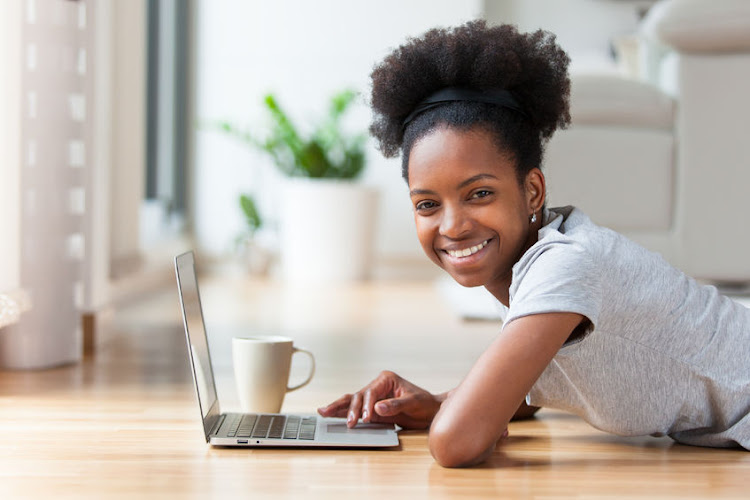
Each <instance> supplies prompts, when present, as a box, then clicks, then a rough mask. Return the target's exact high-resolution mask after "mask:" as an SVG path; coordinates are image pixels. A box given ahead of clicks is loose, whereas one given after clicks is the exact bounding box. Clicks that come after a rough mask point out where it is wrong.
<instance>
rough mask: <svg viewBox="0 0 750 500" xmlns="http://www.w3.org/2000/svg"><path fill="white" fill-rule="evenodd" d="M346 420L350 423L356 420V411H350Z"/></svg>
mask: <svg viewBox="0 0 750 500" xmlns="http://www.w3.org/2000/svg"><path fill="white" fill-rule="evenodd" d="M346 421H347V423H350V424H351V423H352V422H354V412H353V411H350V412H349V416H347V417H346Z"/></svg>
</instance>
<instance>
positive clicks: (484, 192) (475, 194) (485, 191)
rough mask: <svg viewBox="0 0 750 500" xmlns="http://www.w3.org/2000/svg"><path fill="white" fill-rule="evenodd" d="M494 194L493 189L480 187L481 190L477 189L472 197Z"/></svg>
mask: <svg viewBox="0 0 750 500" xmlns="http://www.w3.org/2000/svg"><path fill="white" fill-rule="evenodd" d="M491 194H492V191H490V190H488V189H480V190H479V191H475V192H473V193H472V194H471V197H472V198H484V197H486V196H489V195H491Z"/></svg>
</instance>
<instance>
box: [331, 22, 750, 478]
mask: <svg viewBox="0 0 750 500" xmlns="http://www.w3.org/2000/svg"><path fill="white" fill-rule="evenodd" d="M568 62H569V59H568V57H567V55H566V54H565V53H564V52H563V51H562V50H561V49H560V48H559V47H558V46H557V45H556V43H555V39H554V36H553V35H551V34H549V33H545V32H542V31H538V32H536V33H532V34H521V33H518V31H517V30H516V29H515V28H514V27H512V26H498V27H488V26H487V25H486V24H485V23H483V22H480V21H476V22H471V23H468V24H466V25H463V26H460V27H458V28H455V29H436V30H431V31H429V32H427V33H426V34H425V35H424V36H422V37H421V38H418V39H413V40H411V41H409V42H408V43H407V44H405V45H403V46H401V47H400V48H398V49H397V50H396V51H395V52H393V53H392V54H391V55H390V56H388V57H387V58H386V59H385V60H384V61H383V63H382V64H380V65H379V66H377V67H376V68H375V70H374V72H373V74H372V78H373V91H372V106H373V108H374V110H375V112H376V119H375V122H374V123H373V125H372V127H371V132H372V133H373V135H374V136H375V137H376V138H377V139H378V141H379V143H380V148H381V150H382V152H383V153H384V154H385V155H386V156H396V155H398V154H399V153H401V155H402V159H403V176H404V178H405V179H406V181H407V183H408V185H409V190H410V195H411V200H412V203H413V206H414V219H415V223H416V227H417V234H418V237H419V241H420V243H421V245H422V248H423V249H424V252H425V253H426V254H427V256H428V257H429V258H430V259H431V260H432V261H433V262H434V263H435V264H437V265H438V266H440V267H441V268H443V269H444V270H445V271H446V272H448V273H449V274H450V275H451V276H452V277H453V278H454V279H455V280H456V281H457V282H459V283H460V284H462V285H464V286H480V285H481V286H484V287H486V288H487V290H489V291H490V292H491V293H492V294H493V295H494V296H495V297H497V299H498V300H499V301H500V302H502V303H503V304H505V305H506V306H508V307H509V311H508V315H507V317H506V319H505V322H504V324H503V328H502V331H501V333H500V334H499V336H498V337H497V338H496V340H495V341H494V342H493V343H492V344H491V345H490V346H489V347H488V349H487V350H486V351H485V352H484V354H483V355H482V356H481V357H480V358H479V359H478V361H477V362H476V364H475V365H474V366H473V368H472V369H471V371H470V372H469V374H468V375H467V376H466V378H465V379H464V380H463V381H462V382H461V383H460V385H458V387H456V388H455V389H453V390H452V391H450V392H448V393H445V394H440V395H433V394H430V393H428V392H427V391H424V390H423V389H420V388H419V387H417V386H415V385H413V384H411V383H409V382H407V381H406V380H404V379H402V378H400V377H399V376H398V375H396V374H394V373H391V372H383V373H381V374H380V375H379V376H378V377H377V378H376V379H375V380H374V381H373V382H372V383H370V384H369V385H368V386H366V387H364V388H363V389H362V390H360V391H358V392H356V393H355V394H352V395H349V394H347V395H345V396H343V397H341V398H339V399H338V400H337V401H335V402H333V403H331V404H330V405H328V406H327V407H325V408H321V409H320V410H319V412H320V413H321V415H324V416H339V417H347V419H348V423H349V425H350V426H354V425H356V423H357V421H358V420H359V419H360V418H361V419H362V420H363V421H365V422H370V421H372V422H395V423H396V424H398V425H400V426H402V427H404V428H423V429H424V428H429V429H430V431H429V432H430V434H429V444H430V451H431V452H432V454H433V456H434V457H435V459H436V460H437V461H438V462H439V463H440V464H442V465H444V466H467V465H473V464H477V463H480V462H482V461H483V460H485V459H486V458H487V457H488V456H489V455H490V454H491V453H492V451H493V449H494V448H495V445H496V443H497V442H498V440H499V439H500V438H501V437H503V435H504V434H505V432H506V429H507V425H508V422H509V421H510V420H511V419H512V418H513V417H514V416H527V415H530V414H532V413H533V412H534V410H535V408H536V407H540V406H549V407H554V408H560V409H563V410H568V411H571V412H573V413H576V414H578V415H580V416H581V417H583V418H584V419H586V420H587V421H588V422H590V423H591V424H592V425H594V426H595V427H597V428H600V429H603V430H606V431H609V432H612V433H616V434H620V435H647V434H654V435H663V434H667V435H669V436H671V437H672V438H673V439H675V440H676V441H678V442H681V443H686V444H693V445H700V446H715V447H729V446H738V445H739V446H742V447H744V448H746V449H748V448H750V309H747V308H745V307H743V306H742V305H740V304H738V303H736V302H734V301H732V300H730V299H728V298H726V297H723V296H721V295H719V294H718V293H717V291H716V289H715V288H714V287H710V286H705V285H701V284H698V283H697V282H696V281H694V280H692V279H690V278H689V277H687V276H685V275H684V274H683V273H681V272H680V271H678V270H676V269H674V268H673V267H671V266H670V265H669V264H668V263H667V262H666V261H664V260H663V259H662V258H661V257H660V256H659V255H657V254H655V253H652V252H649V251H647V250H645V249H643V248H642V247H640V246H638V245H636V244H635V243H633V242H631V241H629V240H627V239H626V238H624V237H623V236H621V235H619V234H617V233H615V232H613V231H610V230H608V229H605V228H602V227H599V226H596V225H594V224H593V223H592V222H591V221H590V220H589V219H588V218H587V217H586V215H584V214H583V213H581V211H580V210H578V209H576V208H573V207H565V208H551V209H547V208H546V207H545V194H546V185H545V178H544V175H543V174H542V172H541V170H540V166H541V164H542V152H543V146H544V144H545V142H546V141H547V139H549V137H550V136H551V135H552V133H553V132H554V131H555V129H556V128H558V127H564V126H566V125H567V124H568V123H569V121H570V116H569V113H568V95H569V86H570V83H569V80H568V76H567V65H568ZM524 401H525V402H526V403H528V406H527V405H526V404H525V403H524ZM466 429H471V432H466Z"/></svg>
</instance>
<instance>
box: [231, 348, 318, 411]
mask: <svg viewBox="0 0 750 500" xmlns="http://www.w3.org/2000/svg"><path fill="white" fill-rule="evenodd" d="M293 344H294V341H293V340H292V339H290V338H288V337H279V336H268V337H265V336H264V337H234V338H233V339H232V362H233V364H234V379H235V383H236V384H237V394H238V396H239V399H240V406H241V407H242V411H244V412H263V413H278V412H279V411H280V410H281V405H282V403H283V402H284V396H285V395H286V393H287V392H290V391H295V390H297V389H300V388H301V387H304V386H306V385H307V384H308V383H310V380H312V377H313V374H314V373H315V357H314V356H313V355H312V353H311V352H310V351H306V350H304V349H299V348H297V347H294V345H293ZM296 352H301V353H304V354H307V355H308V356H310V361H311V367H310V374H309V375H308V376H307V379H305V381H304V382H302V383H301V384H297V385H295V386H293V387H289V386H288V384H289V369H290V368H291V365H292V355H293V354H294V353H296Z"/></svg>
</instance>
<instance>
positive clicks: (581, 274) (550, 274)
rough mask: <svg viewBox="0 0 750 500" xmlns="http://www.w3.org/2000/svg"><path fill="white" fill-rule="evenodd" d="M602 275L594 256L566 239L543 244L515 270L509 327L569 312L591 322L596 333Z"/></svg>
mask: <svg viewBox="0 0 750 500" xmlns="http://www.w3.org/2000/svg"><path fill="white" fill-rule="evenodd" d="M602 274H603V273H601V272H600V270H599V269H598V266H597V263H596V262H595V260H594V259H593V258H592V257H591V255H590V253H589V252H588V251H587V250H586V249H585V248H584V247H583V246H582V245H581V244H580V243H578V242H576V241H572V240H570V239H568V238H566V237H565V235H561V234H559V233H557V234H556V235H555V236H554V237H550V238H546V239H545V240H542V241H539V242H538V243H537V244H535V245H534V246H532V247H531V248H530V249H529V250H528V251H527V252H526V253H525V254H524V255H523V257H522V258H521V260H519V262H518V263H517V264H516V265H515V266H514V267H513V280H512V283H511V286H510V304H509V305H510V308H509V311H508V315H507V317H506V319H505V324H506V325H507V324H508V323H510V322H512V321H513V320H515V319H518V318H521V317H524V316H530V315H533V314H544V313H553V312H569V313H576V314H580V315H582V316H584V317H586V318H588V320H589V321H590V322H591V327H590V329H589V332H590V331H592V330H593V329H594V327H595V326H596V324H597V321H598V318H599V312H600V310H601V305H602V278H601V277H602ZM587 333H588V332H587Z"/></svg>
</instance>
